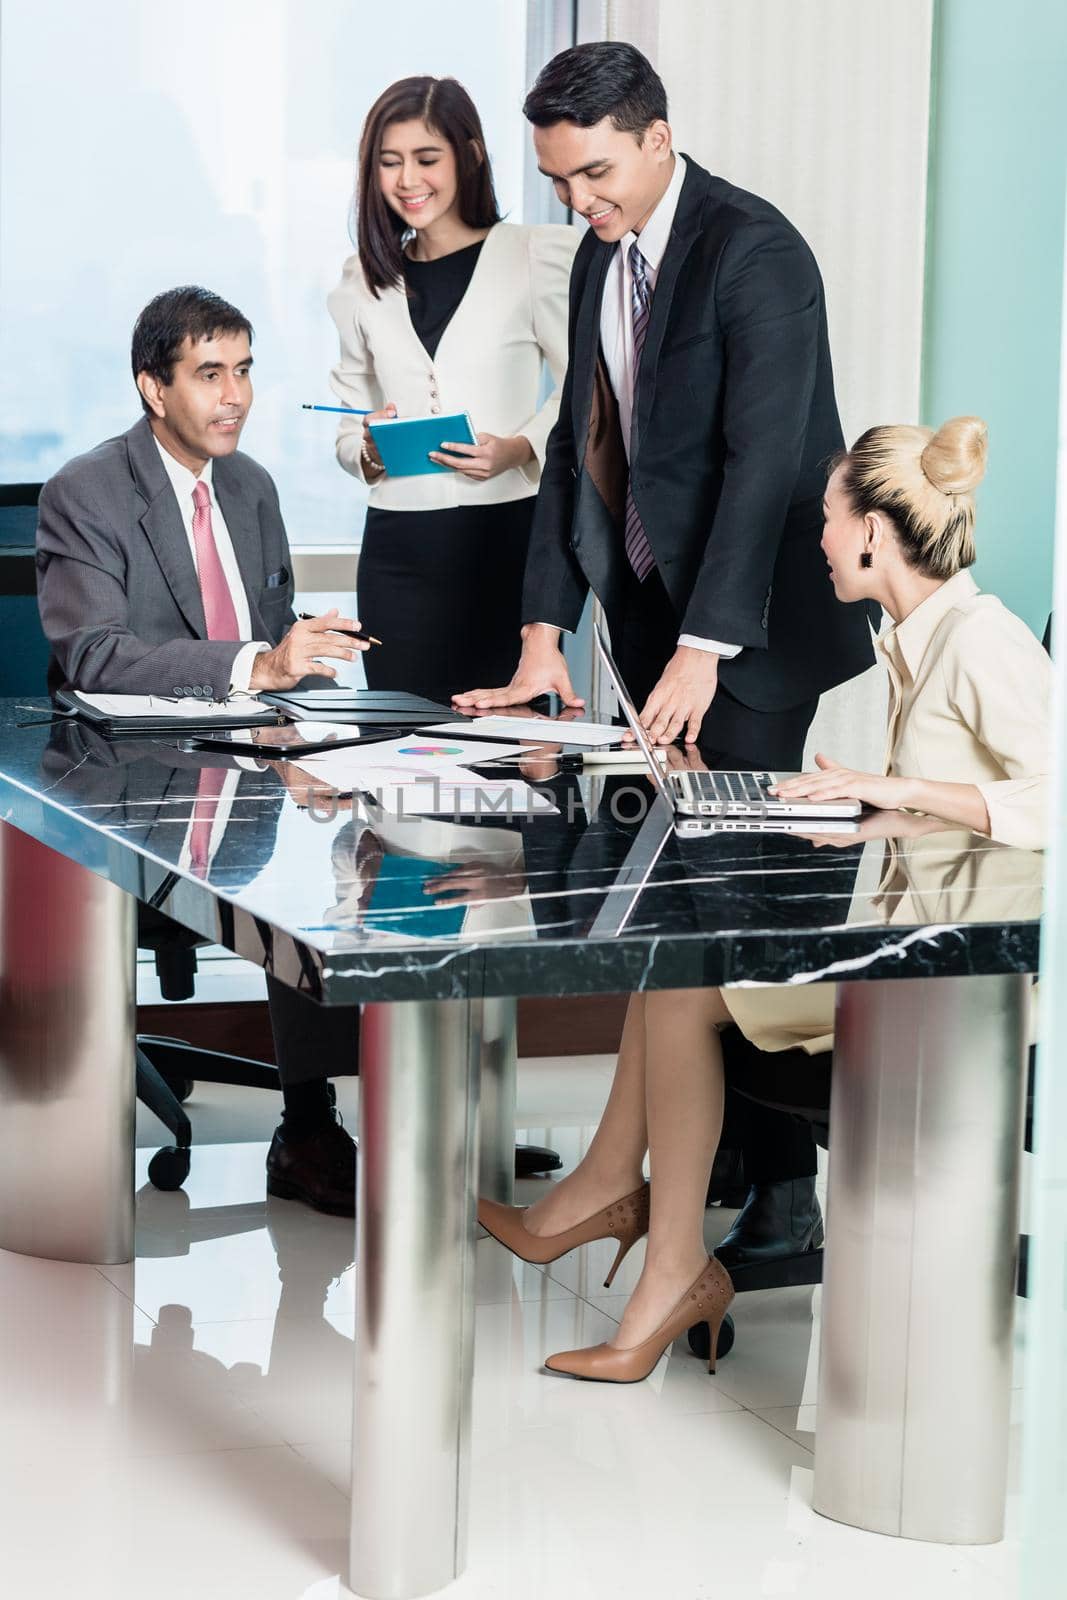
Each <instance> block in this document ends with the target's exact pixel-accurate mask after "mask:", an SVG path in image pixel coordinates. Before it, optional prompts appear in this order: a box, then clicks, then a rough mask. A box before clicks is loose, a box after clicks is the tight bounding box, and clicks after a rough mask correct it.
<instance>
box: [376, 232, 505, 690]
mask: <svg viewBox="0 0 1067 1600" xmlns="http://www.w3.org/2000/svg"><path fill="white" fill-rule="evenodd" d="M481 248H482V246H481V243H480V242H479V243H478V244H473V245H469V246H468V247H467V248H466V249H465V250H456V251H454V252H453V254H451V255H448V256H441V257H440V258H439V259H438V260H436V261H409V260H407V259H406V258H405V261H404V279H405V282H406V285H407V288H408V292H409V301H408V304H409V308H410V313H411V322H412V326H413V327H414V329H415V332H416V333H417V334H418V336H419V339H420V340H421V342H422V345H423V348H424V349H425V350H426V353H427V355H428V356H429V357H430V359H431V360H433V358H434V356H435V355H436V353H437V346H438V343H439V341H440V339H441V335H442V334H443V333H444V331H445V329H446V328H447V327H448V324H449V322H450V321H451V320H452V317H453V316H454V314H455V312H456V308H457V307H458V305H459V303H460V301H461V300H462V299H463V296H464V294H465V293H466V292H467V288H468V285H469V284H470V281H471V277H472V275H473V273H474V268H475V266H476V264H477V261H478V256H479V253H480V251H481ZM535 498H536V497H535V496H534V495H530V496H528V497H527V498H525V499H522V500H510V501H505V502H503V503H502V504H499V505H475V506H459V507H448V508H447V509H444V510H440V511H387V510H385V509H383V508H381V507H377V506H372V507H371V509H370V510H369V511H368V512H367V521H366V526H365V528H364V532H363V546H362V549H361V551H360V557H359V575H358V580H357V585H358V591H359V592H358V605H359V616H360V621H361V622H362V623H363V625H364V627H366V628H368V629H369V630H370V632H372V633H374V634H377V635H378V637H379V638H380V639H381V640H382V644H381V646H380V647H375V648H373V649H371V650H368V651H367V652H366V654H365V655H364V658H363V661H364V666H365V668H366V673H367V683H368V684H369V686H370V687H371V688H372V689H405V690H407V691H408V692H410V693H412V694H421V695H428V696H429V698H430V699H432V700H438V701H445V702H447V701H449V700H450V699H451V698H452V696H453V695H454V694H459V693H461V692H462V691H463V690H464V689H481V688H487V687H489V688H492V687H498V686H499V685H501V684H505V683H507V682H508V680H509V679H510V677H511V675H512V672H513V671H514V669H515V665H516V662H517V661H518V658H519V644H520V640H519V628H520V625H521V622H522V618H521V615H520V612H521V597H522V579H523V572H524V571H525V567H526V552H527V548H528V546H529V542H530V525H531V522H532V520H533V508H534V500H535Z"/></svg>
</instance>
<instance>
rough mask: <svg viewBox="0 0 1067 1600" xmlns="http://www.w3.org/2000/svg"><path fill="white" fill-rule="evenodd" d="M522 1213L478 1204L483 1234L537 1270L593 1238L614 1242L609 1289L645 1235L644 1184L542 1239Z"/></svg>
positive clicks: (493, 1204)
mask: <svg viewBox="0 0 1067 1600" xmlns="http://www.w3.org/2000/svg"><path fill="white" fill-rule="evenodd" d="M525 1214H526V1207H525V1206H502V1205H501V1204H500V1203H499V1202H498V1201H496V1200H479V1201H478V1221H479V1222H480V1223H481V1225H482V1227H483V1228H484V1229H485V1231H486V1233H491V1234H492V1235H493V1238H494V1239H496V1240H498V1241H499V1243H500V1244H503V1245H506V1246H507V1248H508V1249H509V1250H510V1251H511V1253H512V1255H516V1256H518V1257H519V1260H520V1261H532V1262H533V1263H534V1265H535V1266H538V1267H545V1266H547V1265H548V1263H549V1262H550V1261H558V1260H559V1258H560V1256H565V1255H566V1254H567V1251H568V1250H575V1249H577V1247H578V1246H579V1245H580V1244H591V1243H592V1241H593V1240H594V1239H617V1240H618V1241H619V1252H618V1254H617V1255H616V1257H615V1260H614V1262H613V1263H612V1267H611V1271H610V1272H609V1273H608V1275H607V1277H606V1278H605V1279H604V1287H605V1289H610V1288H611V1285H612V1282H613V1280H614V1277H615V1274H616V1272H618V1270H619V1265H620V1263H621V1261H622V1258H623V1256H625V1255H626V1254H627V1252H628V1251H629V1250H631V1249H632V1248H633V1246H634V1245H635V1244H636V1243H637V1241H638V1239H643V1238H644V1236H645V1234H646V1233H647V1232H648V1184H647V1183H643V1184H642V1185H641V1187H640V1189H635V1190H634V1192H633V1194H624V1195H623V1197H622V1199H621V1200H615V1201H614V1202H613V1203H612V1204H611V1205H610V1206H605V1207H604V1208H603V1210H602V1211H598V1212H596V1213H595V1215H593V1216H591V1217H586V1219H585V1221H584V1222H579V1223H577V1224H576V1225H575V1226H574V1227H573V1228H566V1229H565V1230H564V1231H563V1233H552V1234H547V1235H545V1236H543V1237H542V1236H539V1235H538V1234H536V1233H530V1232H529V1231H528V1229H527V1228H526V1226H525V1224H524V1223H523V1220H522V1219H523V1217H524V1216H525ZM694 1320H699V1319H694Z"/></svg>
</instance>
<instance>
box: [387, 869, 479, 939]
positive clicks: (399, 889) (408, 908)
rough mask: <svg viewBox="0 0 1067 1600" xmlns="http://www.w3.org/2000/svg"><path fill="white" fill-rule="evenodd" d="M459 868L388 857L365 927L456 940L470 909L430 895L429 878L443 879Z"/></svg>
mask: <svg viewBox="0 0 1067 1600" xmlns="http://www.w3.org/2000/svg"><path fill="white" fill-rule="evenodd" d="M455 865H456V863H455V862H454V861H451V862H449V861H424V860H423V859H422V858H421V857H419V856H391V855H386V856H385V857H384V858H383V860H382V864H381V869H380V871H379V873H378V876H377V877H376V878H375V880H374V887H373V889H372V890H371V896H370V904H369V905H368V907H367V909H366V911H365V912H364V913H363V926H364V927H365V928H370V929H371V930H372V931H373V932H375V933H402V934H404V935H405V936H406V937H408V938H413V939H433V938H438V939H440V938H452V937H454V935H456V934H457V933H461V932H462V930H463V918H464V917H465V915H466V912H467V908H466V906H462V905H459V906H457V905H441V904H439V903H438V902H437V901H436V900H434V898H433V897H432V895H428V894H427V893H426V880H427V878H443V877H444V876H445V874H446V873H448V872H451V871H452V869H453V868H454V867H455ZM420 900H421V901H422V902H423V904H422V905H420V904H419V902H420Z"/></svg>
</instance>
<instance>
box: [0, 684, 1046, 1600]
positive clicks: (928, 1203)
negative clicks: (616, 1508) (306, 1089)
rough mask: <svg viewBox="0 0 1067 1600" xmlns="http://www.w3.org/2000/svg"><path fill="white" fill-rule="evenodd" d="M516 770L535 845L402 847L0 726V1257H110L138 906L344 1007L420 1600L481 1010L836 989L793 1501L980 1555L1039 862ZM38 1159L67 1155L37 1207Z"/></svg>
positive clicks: (126, 1237) (449, 841) (85, 744)
mask: <svg viewBox="0 0 1067 1600" xmlns="http://www.w3.org/2000/svg"><path fill="white" fill-rule="evenodd" d="M220 767H221V768H224V769H225V772H224V775H222V776H220V777H219V780H218V785H221V794H220V795H219V797H218V799H217V800H216V801H215V802H213V817H214V825H213V828H212V832H211V849H210V859H209V865H208V867H207V869H206V871H204V872H201V873H197V872H196V871H194V870H193V867H192V863H191V859H190V832H191V824H192V821H193V816H194V807H195V805H196V802H197V796H198V793H200V794H203V792H204V779H203V776H202V775H203V773H204V771H205V770H210V771H213V772H216V773H217V772H218V769H219V768H220ZM538 772H539V776H540V780H541V781H540V783H539V787H540V788H541V790H542V792H543V793H545V794H547V795H549V796H550V797H551V798H552V800H553V802H554V804H555V805H556V808H557V810H556V813H555V814H554V815H535V816H533V817H526V816H520V817H517V818H512V819H507V818H504V817H500V816H495V815H494V816H489V817H484V818H482V819H481V820H480V821H478V822H474V821H472V820H471V819H467V818H463V819H452V820H439V819H398V818H395V817H392V818H390V817H383V816H382V815H381V814H380V813H379V812H378V811H377V809H376V808H375V807H373V806H366V805H364V804H362V803H360V802H359V801H358V800H357V802H356V803H355V804H353V802H352V801H350V800H347V799H345V798H343V797H339V796H337V795H336V794H334V793H332V792H329V791H326V790H325V789H324V788H323V786H322V785H321V784H319V783H317V782H314V781H312V780H311V779H310V778H309V777H308V775H307V774H306V773H302V772H301V771H300V769H299V768H296V767H294V766H292V765H291V764H288V763H285V762H277V761H274V762H269V763H257V762H256V761H253V760H246V761H243V762H240V763H238V762H236V761H234V760H231V759H229V758H226V757H221V756H217V755H208V754H203V753H201V754H196V753H194V752H192V751H187V750H182V749H180V748H178V746H177V743H176V742H175V741H174V740H168V739H150V740H143V739H142V740H115V741H108V740H106V739H104V738H102V737H100V736H99V735H97V734H95V733H93V732H92V731H91V730H88V729H86V728H85V727H83V726H82V725H81V724H79V723H77V722H73V721H69V720H53V719H52V715H51V712H50V710H49V708H48V706H47V704H46V703H45V702H43V701H27V702H14V701H8V702H2V703H0V818H2V827H0V872H2V897H0V906H2V915H3V934H2V939H0V950H2V963H3V968H2V978H3V990H2V992H3V996H4V1008H5V1019H6V1020H5V1027H4V1039H3V1042H2V1043H0V1100H2V1101H3V1107H2V1119H3V1120H2V1125H3V1126H4V1129H5V1140H4V1145H5V1152H12V1155H11V1158H10V1159H6V1158H5V1160H4V1161H3V1162H0V1246H3V1247H6V1248H9V1249H18V1250H23V1251H26V1252H28V1253H34V1254H40V1255H54V1256H62V1257H66V1258H67V1259H82V1260H115V1259H127V1258H128V1257H129V1255H130V1253H131V1247H132V1182H131V1176H130V1174H131V1150H132V1113H133V1100H132V1094H133V1072H132V1035H133V989H132V984H133V963H134V945H133V938H134V935H133V909H132V908H133V906H134V902H135V900H141V901H148V902H150V903H152V904H153V905H156V906H157V907H159V908H160V909H161V910H163V911H164V912H166V913H167V914H168V915H170V916H171V917H173V918H174V919H175V920H177V921H178V922H180V923H182V924H184V925H185V926H187V927H188V928H190V929H192V930H194V931H195V932H197V933H199V934H201V935H202V936H203V937H205V938H206V939H209V940H211V941H214V942H217V943H219V944H222V945H224V946H226V947H227V948H229V949H231V950H234V951H236V952H237V953H238V954H239V955H241V956H243V957H245V958H246V959H248V960H251V961H253V962H256V963H257V964H259V965H261V966H263V967H265V968H267V969H268V970H270V971H272V972H273V973H274V974H275V975H276V976H277V977H279V978H280V979H282V980H283V981H285V982H288V983H291V984H293V985H294V986H296V987H299V988H301V989H303V990H304V991H305V992H306V993H308V994H310V995H311V996H312V997H313V998H315V999H316V1000H318V1001H320V1002H321V1003H323V1004H326V1005H337V1004H342V1005H343V1004H352V1003H357V1002H358V1003H362V1004H364V1005H365V1007H366V1011H365V1014H364V1028H363V1050H362V1063H361V1071H362V1091H361V1119H360V1123H361V1127H360V1143H361V1150H362V1158H361V1162H360V1169H361V1170H360V1191H359V1203H358V1208H357V1209H358V1223H357V1228H358V1235H357V1275H358V1276H357V1282H358V1309H357V1340H356V1372H357V1428H356V1443H355V1447H354V1496H353V1506H354V1511H353V1553H352V1582H353V1586H354V1588H355V1589H356V1591H357V1593H366V1594H371V1595H387V1594H388V1595H397V1596H399V1595H407V1594H415V1593H421V1592H425V1590H426V1589H427V1588H430V1587H434V1586H437V1585H440V1584H443V1583H444V1582H446V1581H447V1580H448V1578H449V1577H451V1576H452V1575H454V1574H455V1573H456V1572H458V1571H460V1570H461V1569H462V1565H463V1554H462V1543H463V1525H464V1516H463V1482H464V1472H465V1468H464V1460H465V1452H466V1437H467V1431H468V1426H469V1402H470V1372H471V1361H472V1332H471V1330H472V1323H473V1318H472V1296H471V1281H472V1280H471V1261H472V1246H473V1232H474V1228H473V1196H474V1189H475V1182H476V1155H477V1148H476V1131H477V1113H478V1099H479V1087H480V1075H481V1074H480V1067H481V1064H482V1062H483V1061H484V1059H485V1056H486V1048H487V1038H488V1035H489V1034H490V1033H492V1031H493V1027H492V1026H491V1025H490V1023H489V1022H488V1021H487V1018H488V1017H489V1014H490V1008H491V1007H492V1005H493V1004H495V1003H501V1004H503V1005H505V1006H506V1005H507V1003H508V1002H509V1001H511V1000H513V999H514V997H516V996H521V995H581V994H596V993H618V992H626V991H632V990H641V989H647V988H687V987H694V986H701V985H732V986H736V985H797V984H808V983H813V982H820V981H827V980H838V990H837V996H838V998H837V1007H838V1022H837V1033H836V1046H835V1085H834V1109H833V1118H834V1158H833V1161H832V1163H831V1193H830V1203H829V1230H828V1257H827V1265H826V1273H825V1278H826V1282H825V1290H824V1309H823V1344H822V1380H821V1389H820V1411H819V1419H818V1429H817V1440H818V1450H817V1457H816V1506H817V1508H818V1509H820V1510H823V1511H825V1512H826V1514H828V1515H831V1516H835V1517H838V1518H839V1519H840V1520H844V1521H851V1522H855V1523H857V1524H859V1525H861V1526H865V1527H873V1528H877V1529H878V1530H879V1531H883V1532H892V1533H897V1534H903V1535H910V1536H913V1537H920V1538H937V1539H960V1540H969V1539H987V1538H990V1537H996V1536H997V1530H998V1528H999V1519H1000V1516H1001V1511H1002V1504H1003V1478H1002V1474H1001V1473H1000V1469H999V1467H998V1464H997V1455H998V1451H999V1449H1000V1446H1001V1444H1002V1443H1003V1433H1004V1429H1005V1428H1006V1404H1007V1394H1008V1392H1009V1390H1010V1378H1009V1380H1008V1388H1007V1389H1005V1388H1004V1384H1003V1383H1002V1381H1001V1374H1000V1373H999V1372H998V1363H999V1364H1001V1366H1003V1367H1004V1368H1006V1370H1008V1371H1009V1372H1010V1363H1009V1362H1008V1360H1007V1353H1008V1348H1009V1345H1008V1344H1006V1340H1008V1341H1010V1325H1011V1315H1010V1312H1011V1299H1010V1287H1006V1286H1008V1285H1010V1281H1011V1272H1010V1267H1011V1261H1010V1255H1011V1251H1012V1250H1013V1248H1014V1240H1015V1236H1016V1231H1017V1222H1016V1203H1017V1184H1018V1150H1019V1145H1020V1106H1021V1084H1022V1081H1023V1062H1024V1057H1025V1042H1026V1041H1025V1036H1024V1028H1025V1013H1026V1010H1027V1006H1028V999H1029V989H1030V982H1029V977H1028V975H1029V974H1031V973H1033V972H1034V971H1035V970H1036V967H1037V959H1038V930H1039V920H1038V919H1039V914H1040V892H1041V858H1040V857H1038V856H1035V855H1032V854H1030V853H1028V852H1022V851H1012V850H1005V849H1001V848H998V847H996V846H992V845H990V844H989V843H988V841H984V840H980V839H977V838H974V837H973V836H970V835H961V834H960V833H958V832H949V831H944V830H943V829H936V830H935V829H933V828H932V825H930V824H928V823H926V822H916V821H915V819H911V820H909V819H905V818H899V817H897V818H891V819H887V818H885V817H880V818H873V819H870V820H869V821H867V822H865V824H864V826H863V830H862V836H861V837H860V838H858V839H856V840H849V839H845V838H840V839H835V840H825V839H822V840H818V841H816V840H811V839H806V838H803V837H797V836H784V835H780V834H770V833H768V834H757V835H737V834H728V833H726V834H719V835H716V836H713V837H706V838H697V839H694V838H687V839H679V838H676V837H675V836H674V834H673V831H672V830H671V828H670V823H669V819H667V818H666V817H665V816H664V815H663V812H662V809H661V807H662V802H660V801H655V800H654V799H653V794H652V790H651V787H650V786H649V785H648V784H647V783H646V782H645V780H644V779H643V778H642V777H641V776H640V775H639V774H636V773H629V774H625V775H618V776H615V777H612V776H606V777H604V776H601V777H588V778H587V777H584V776H575V775H574V774H569V773H562V774H556V775H552V771H551V768H550V767H549V766H545V767H542V768H540V769H538ZM218 785H216V787H218ZM887 835H893V837H892V838H887V837H886V836H887ZM932 980H936V981H932ZM323 1070H324V1071H325V1072H327V1073H328V1072H329V1071H330V1070H331V1065H330V1064H329V1063H324V1064H323ZM506 1109H507V1108H506V1106H505V1111H506ZM505 1121H506V1118H505ZM31 1149H32V1150H36V1151H40V1150H42V1149H49V1150H52V1151H54V1152H55V1160H54V1162H53V1164H52V1166H51V1167H50V1168H48V1167H46V1169H45V1173H44V1175H43V1177H42V1174H41V1170H40V1167H41V1164H40V1162H36V1163H35V1162H34V1161H33V1160H30V1159H28V1158H27V1159H20V1158H19V1156H18V1152H19V1151H23V1152H25V1151H28V1150H31ZM57 1174H58V1175H59V1177H58V1178H57ZM976 1196H977V1198H976ZM965 1219H966V1220H967V1221H968V1224H969V1238H968V1244H967V1249H966V1252H965V1253H964V1254H962V1255H961V1251H960V1248H959V1245H960V1229H962V1228H963V1226H964V1220H965ZM954 1230H955V1231H954ZM431 1241H432V1248H430V1245H431ZM427 1263H429V1265H427ZM976 1263H977V1273H978V1278H979V1280H980V1281H979V1282H978V1284H977V1285H975V1284H974V1283H973V1282H972V1283H969V1284H968V1282H966V1281H965V1280H966V1277H967V1271H968V1270H969V1271H970V1273H971V1277H972V1278H973V1277H974V1273H975V1268H976ZM965 1269H966V1270H965ZM991 1284H995V1285H996V1286H997V1287H996V1292H995V1294H994V1293H993V1292H992V1291H991V1288H990V1285H991ZM427 1328H433V1329H434V1330H435V1336H434V1338H433V1339H426V1338H424V1337H423V1331H424V1330H426V1329H427ZM1005 1330H1006V1331H1005ZM413 1338H415V1339H416V1340H417V1350H416V1348H415V1346H414V1345H413V1343H412V1340H413ZM961 1351H962V1352H964V1353H963V1354H962V1355H961ZM675 1359H678V1357H677V1356H676V1357H675ZM949 1375H950V1376H951V1381H950V1376H949ZM546 1381H550V1380H548V1379H546ZM965 1382H970V1383H971V1387H970V1389H969V1392H968V1403H967V1406H966V1407H964V1405H963V1401H962V1392H963V1391H962V1389H961V1387H960V1386H961V1384H964V1383H965ZM976 1394H982V1395H983V1396H984V1397H985V1403H984V1406H983V1413H984V1416H985V1421H984V1422H981V1423H979V1422H975V1421H974V1419H973V1417H972V1416H968V1417H966V1418H965V1415H964V1413H965V1411H966V1412H970V1413H973V1411H974V1406H973V1397H974V1395H976ZM991 1396H992V1398H990V1397H991ZM1001 1396H1002V1398H998V1397H1001ZM976 1460H978V1461H980V1462H981V1463H982V1464H983V1465H982V1470H981V1471H978V1472H977V1474H976V1472H975V1469H974V1463H975V1461H976ZM965 1461H966V1462H967V1463H968V1472H967V1473H962V1472H961V1464H962V1463H963V1462H965ZM431 1505H432V1506H433V1508H434V1509H433V1511H432V1513H430V1514H429V1516H428V1515H427V1509H426V1508H427V1507H428V1506H431ZM416 1507H417V1508H418V1512H419V1516H420V1523H421V1526H422V1528H423V1535H424V1536H423V1537H422V1538H420V1540H419V1541H417V1548H414V1547H413V1543H412V1541H411V1540H410V1538H409V1536H408V1533H407V1529H408V1526H409V1519H410V1516H411V1515H413V1514H414V1508H416Z"/></svg>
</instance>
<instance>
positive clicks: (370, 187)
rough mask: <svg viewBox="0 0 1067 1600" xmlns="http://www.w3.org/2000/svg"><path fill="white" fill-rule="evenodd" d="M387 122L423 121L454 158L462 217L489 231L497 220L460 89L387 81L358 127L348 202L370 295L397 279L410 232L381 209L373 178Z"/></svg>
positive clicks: (451, 82)
mask: <svg viewBox="0 0 1067 1600" xmlns="http://www.w3.org/2000/svg"><path fill="white" fill-rule="evenodd" d="M391 122H425V124H426V126H427V127H428V128H432V129H433V131H434V133H437V134H440V136H441V138H442V139H447V140H448V142H449V144H450V145H451V146H452V151H453V154H454V155H455V158H456V179H457V200H458V203H459V214H460V216H461V217H462V219H463V221H464V222H465V223H466V224H467V226H468V228H491V227H492V226H493V224H494V223H495V222H499V221H500V210H499V207H498V206H497V203H496V191H495V190H494V188H493V171H492V168H491V167H490V165H489V157H488V155H487V154H486V149H485V134H484V133H483V132H482V120H481V118H480V117H479V115H478V111H477V108H476V107H475V104H474V101H473V100H472V99H471V97H470V95H469V94H468V93H467V91H466V89H465V88H464V87H463V85H462V84H461V83H458V82H457V81H456V79H455V78H426V77H423V78H401V79H400V81H399V82H398V83H394V84H391V85H390V86H389V88H388V89H386V90H385V92H384V94H380V95H379V96H378V98H377V100H376V101H375V102H374V104H373V105H372V106H371V108H370V110H369V111H368V112H367V120H366V122H365V123H364V124H363V133H362V135H361V136H360V141H359V171H358V176H357V178H356V193H355V198H354V200H353V202H352V209H353V218H354V222H355V234H356V248H357V250H358V251H359V260H360V265H361V266H362V268H363V273H364V276H365V277H366V280H367V283H368V284H369V286H370V289H371V293H372V294H373V295H374V296H375V298H377V296H378V294H379V293H380V291H381V290H382V289H389V288H391V287H392V286H393V284H396V283H400V282H401V281H402V279H403V275H404V269H403V254H402V251H401V245H402V243H403V241H404V237H405V235H406V234H407V233H408V232H409V229H408V227H407V224H406V223H405V222H404V219H403V217H399V216H397V214H396V212H395V211H394V210H393V208H392V206H390V205H387V204H386V201H385V197H384V195H383V194H382V186H381V182H380V180H379V177H378V166H379V162H380V160H381V154H382V140H383V138H384V136H385V130H386V128H387V127H388V126H389V124H390V123H391Z"/></svg>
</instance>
